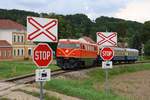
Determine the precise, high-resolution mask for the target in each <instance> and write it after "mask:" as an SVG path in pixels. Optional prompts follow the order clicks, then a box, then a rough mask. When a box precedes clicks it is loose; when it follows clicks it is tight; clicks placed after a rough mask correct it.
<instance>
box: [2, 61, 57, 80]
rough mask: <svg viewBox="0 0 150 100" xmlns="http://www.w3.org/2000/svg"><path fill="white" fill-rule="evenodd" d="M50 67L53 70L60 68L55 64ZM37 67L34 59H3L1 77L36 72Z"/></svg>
mask: <svg viewBox="0 0 150 100" xmlns="http://www.w3.org/2000/svg"><path fill="white" fill-rule="evenodd" d="M48 68H51V70H55V69H58V67H57V66H56V65H53V64H52V65H50V66H49V67H48ZM35 69H37V67H36V65H35V64H34V63H33V62H32V61H1V62H0V79H6V78H11V77H15V76H19V75H24V74H29V73H34V72H35Z"/></svg>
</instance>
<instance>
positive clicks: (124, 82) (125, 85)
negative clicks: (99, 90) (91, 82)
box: [110, 71, 150, 100]
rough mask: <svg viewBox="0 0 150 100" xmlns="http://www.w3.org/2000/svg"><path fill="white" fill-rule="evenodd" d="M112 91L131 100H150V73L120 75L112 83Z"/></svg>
mask: <svg viewBox="0 0 150 100" xmlns="http://www.w3.org/2000/svg"><path fill="white" fill-rule="evenodd" d="M110 84H111V89H112V90H113V91H114V92H115V93H116V94H119V95H122V96H127V97H129V98H130V99H131V100H150V71H140V72H134V73H129V74H124V75H119V76H116V77H115V78H113V79H112V80H111V81H110Z"/></svg>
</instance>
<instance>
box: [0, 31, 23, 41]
mask: <svg viewBox="0 0 150 100" xmlns="http://www.w3.org/2000/svg"><path fill="white" fill-rule="evenodd" d="M12 32H24V31H19V30H15V29H0V40H7V41H8V42H9V43H10V44H12Z"/></svg>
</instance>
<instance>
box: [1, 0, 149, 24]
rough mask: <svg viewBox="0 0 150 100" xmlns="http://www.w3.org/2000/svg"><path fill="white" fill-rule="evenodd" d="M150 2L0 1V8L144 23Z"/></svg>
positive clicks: (117, 0)
mask: <svg viewBox="0 0 150 100" xmlns="http://www.w3.org/2000/svg"><path fill="white" fill-rule="evenodd" d="M149 5H150V0H2V1H1V3H0V8H5V9H21V10H29V11H34V12H39V13H41V12H45V13H51V12H54V13H58V14H64V15H66V14H75V13H84V14H86V15H87V16H88V17H89V18H90V19H92V20H93V19H95V18H97V17H99V16H113V17H118V18H123V19H128V20H135V21H140V22H144V21H146V20H150V13H149V11H148V10H149V9H150V6H149Z"/></svg>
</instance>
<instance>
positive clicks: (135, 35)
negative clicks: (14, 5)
mask: <svg viewBox="0 0 150 100" xmlns="http://www.w3.org/2000/svg"><path fill="white" fill-rule="evenodd" d="M27 16H39V13H37V12H31V11H24V10H15V9H13V10H6V9H0V19H11V20H14V21H17V22H18V23H21V24H23V25H24V26H26V17H27ZM43 17H47V18H57V19H58V20H59V31H58V32H59V38H79V37H81V36H89V37H91V38H92V39H94V40H96V35H95V33H96V32H98V31H109V32H111V31H115V32H117V33H118V41H119V42H127V43H128V44H129V47H131V48H137V49H139V50H140V48H141V44H142V43H144V44H145V53H146V55H150V50H149V49H150V21H147V22H145V23H139V22H135V21H127V20H123V19H118V18H112V17H106V16H100V17H98V18H96V19H95V21H92V20H90V19H89V18H88V17H87V16H86V15H85V14H74V15H59V14H55V13H43Z"/></svg>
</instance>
